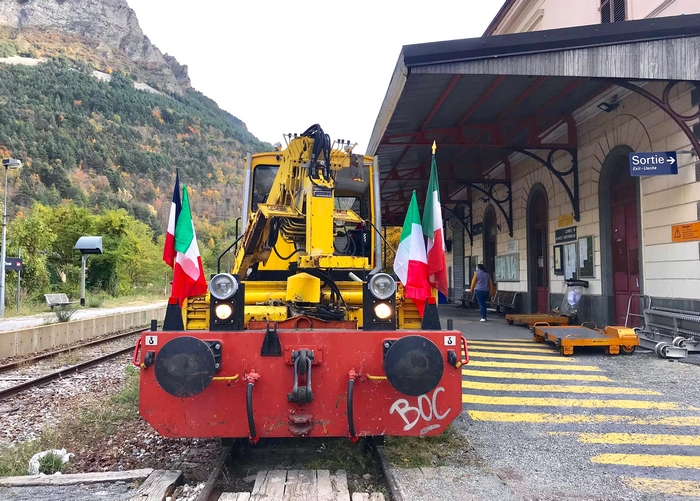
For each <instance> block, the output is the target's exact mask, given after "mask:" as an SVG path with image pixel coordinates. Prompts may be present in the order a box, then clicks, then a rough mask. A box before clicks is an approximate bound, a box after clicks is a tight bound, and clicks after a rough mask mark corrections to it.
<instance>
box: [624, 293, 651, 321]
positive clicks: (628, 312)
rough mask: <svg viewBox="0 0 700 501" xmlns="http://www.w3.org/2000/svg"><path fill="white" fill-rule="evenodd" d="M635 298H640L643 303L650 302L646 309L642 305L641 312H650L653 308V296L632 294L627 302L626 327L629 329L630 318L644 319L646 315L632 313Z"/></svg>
mask: <svg viewBox="0 0 700 501" xmlns="http://www.w3.org/2000/svg"><path fill="white" fill-rule="evenodd" d="M635 297H637V298H639V299H640V300H641V301H644V300H648V303H647V306H646V307H644V306H643V305H640V308H639V309H640V311H644V310H648V309H650V308H651V296H647V295H645V294H630V298H629V300H628V301H627V315H626V316H625V327H629V320H630V317H639V318H644V315H643V314H642V313H632V312H631V311H630V310H631V309H632V299H633V298H635Z"/></svg>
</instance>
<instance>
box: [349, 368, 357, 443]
mask: <svg viewBox="0 0 700 501" xmlns="http://www.w3.org/2000/svg"><path fill="white" fill-rule="evenodd" d="M354 392H355V380H354V379H352V378H350V379H349V380H348V429H349V430H350V438H354V437H355V436H356V433H355V417H354V416H353V394H354Z"/></svg>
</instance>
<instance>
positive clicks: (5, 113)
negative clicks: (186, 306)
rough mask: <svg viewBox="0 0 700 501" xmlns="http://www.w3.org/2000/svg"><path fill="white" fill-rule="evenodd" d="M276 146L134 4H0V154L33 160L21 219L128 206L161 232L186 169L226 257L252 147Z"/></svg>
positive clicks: (14, 187) (16, 181) (14, 198)
mask: <svg viewBox="0 0 700 501" xmlns="http://www.w3.org/2000/svg"><path fill="white" fill-rule="evenodd" d="M270 148H271V145H269V144H267V143H263V142H261V141H260V140H258V139H257V138H256V137H255V136H253V135H252V134H251V133H250V132H249V131H248V130H247V128H246V125H245V123H243V122H242V121H241V120H239V119H238V118H236V117H235V116H233V115H232V114H231V113H229V112H227V111H225V110H222V109H220V108H219V107H218V105H217V104H216V103H215V102H214V101H212V100H211V99H209V98H208V97H207V96H205V95H203V94H202V93H200V92H198V91H197V90H196V89H193V88H192V87H191V85H190V80H189V77H188V74H187V67H186V66H183V65H181V64H179V63H178V61H177V60H176V59H175V58H174V57H172V56H169V55H167V54H163V53H162V52H161V51H160V50H159V49H158V48H157V47H155V46H154V45H153V44H152V43H151V42H150V41H149V39H148V37H147V36H146V35H144V33H143V31H142V30H141V28H140V26H139V23H138V20H137V18H136V15H135V13H134V11H133V10H131V8H129V6H128V4H127V3H126V0H0V158H10V157H12V158H18V159H21V161H22V163H23V167H22V169H20V171H19V172H14V173H12V175H11V176H10V179H9V184H8V193H7V201H8V212H9V213H10V214H11V215H12V216H13V218H14V216H15V215H17V214H28V213H29V212H30V211H34V209H35V207H36V206H37V203H38V204H40V205H41V207H49V208H50V210H59V209H60V208H61V207H66V206H75V207H78V208H80V209H88V210H89V211H90V212H91V213H92V214H93V215H99V214H101V213H104V212H105V211H108V210H110V209H118V210H124V211H126V212H127V213H128V214H129V215H130V216H132V217H134V218H136V219H138V220H139V221H141V222H143V223H145V224H147V225H148V226H149V227H150V229H151V230H152V232H153V235H155V236H156V237H157V236H158V235H162V232H163V228H164V227H165V226H166V225H167V221H168V216H169V209H170V201H171V197H172V189H173V182H174V178H175V171H176V170H179V173H180V179H181V182H182V183H183V184H187V185H188V187H189V190H190V191H189V193H190V201H191V206H192V211H193V214H195V225H197V235H198V237H199V239H200V241H201V242H202V243H203V256H205V258H206V257H207V256H210V255H211V256H214V258H213V259H214V262H215V260H216V259H215V258H216V256H218V254H217V250H218V249H220V248H221V247H222V246H223V247H225V246H227V245H228V244H229V243H230V242H229V240H230V239H231V236H232V233H233V232H234V224H235V218H236V217H237V216H238V215H239V212H240V201H241V198H242V196H241V193H242V179H243V168H244V165H245V156H246V153H247V152H252V153H255V152H259V151H265V150H268V151H269V149H270ZM41 210H43V209H41ZM47 210H49V209H47ZM227 242H228V243H227Z"/></svg>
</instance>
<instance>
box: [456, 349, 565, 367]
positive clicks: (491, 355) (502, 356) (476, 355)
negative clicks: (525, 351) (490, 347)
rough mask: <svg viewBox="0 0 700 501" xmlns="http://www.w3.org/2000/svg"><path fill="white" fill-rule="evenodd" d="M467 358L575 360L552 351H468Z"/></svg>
mask: <svg viewBox="0 0 700 501" xmlns="http://www.w3.org/2000/svg"><path fill="white" fill-rule="evenodd" d="M469 358H497V359H503V360H544V361H550V360H552V358H556V359H557V362H564V363H569V364H570V363H572V362H575V360H574V359H573V358H567V357H562V356H560V355H559V353H552V354H551V355H519V354H516V353H491V352H488V351H471V350H470V351H469Z"/></svg>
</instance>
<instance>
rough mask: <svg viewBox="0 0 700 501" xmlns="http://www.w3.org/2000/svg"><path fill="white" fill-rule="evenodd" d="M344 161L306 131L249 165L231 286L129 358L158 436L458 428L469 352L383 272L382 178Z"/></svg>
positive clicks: (219, 285)
mask: <svg viewBox="0 0 700 501" xmlns="http://www.w3.org/2000/svg"><path fill="white" fill-rule="evenodd" d="M353 146H354V145H351V144H350V143H349V142H347V141H342V140H341V141H338V142H335V143H332V142H331V141H330V138H329V137H328V136H327V135H326V134H324V132H323V130H322V129H321V128H320V127H319V126H318V125H315V126H312V127H310V128H309V129H308V130H307V131H305V132H304V133H302V134H300V135H298V136H297V135H294V136H293V137H291V136H290V137H289V139H288V144H287V147H286V148H285V149H283V150H282V149H281V148H280V150H278V151H273V152H268V153H260V154H256V155H248V158H247V167H246V171H245V184H244V186H245V187H244V199H243V210H242V219H243V223H244V224H243V228H244V231H243V234H242V235H241V237H240V238H239V239H238V240H237V241H236V242H235V243H234V244H233V245H232V246H231V247H230V248H229V249H232V250H233V260H232V266H231V269H230V272H223V273H222V272H219V273H217V274H216V275H214V276H213V277H211V279H210V281H209V292H208V293H207V294H206V295H204V296H199V297H193V298H189V300H187V301H186V304H185V305H183V308H182V310H181V311H180V310H179V308H178V306H177V305H170V306H169V310H170V311H172V310H173V309H174V310H175V313H174V315H171V314H170V313H169V314H168V316H166V322H165V325H164V329H163V330H162V331H150V332H146V333H145V334H144V336H143V337H142V339H141V341H140V345H139V346H137V349H136V352H135V354H134V361H135V363H137V364H138V365H139V366H140V367H141V380H140V389H141V394H140V413H141V415H142V416H144V418H145V419H146V420H147V421H148V422H149V423H150V424H151V425H152V426H153V427H154V428H156V429H157V430H158V432H159V433H161V434H162V435H163V436H168V437H200V438H204V437H221V438H238V437H248V438H249V439H250V440H251V441H253V442H255V441H257V440H258V439H259V438H261V437H265V438H273V437H306V436H311V437H334V436H335V437H339V436H347V437H350V438H351V439H352V440H356V439H357V438H358V437H359V436H372V435H415V436H424V435H437V434H439V433H441V432H442V431H443V430H444V429H445V428H446V427H447V425H448V424H449V423H450V422H452V421H453V420H454V419H455V418H456V417H457V416H458V415H459V414H460V412H461V410H462V377H461V369H460V367H461V365H462V364H464V363H466V362H467V361H468V358H467V356H466V349H467V346H466V340H464V338H463V337H462V336H461V334H460V333H459V332H458V331H451V330H446V331H443V330H440V327H439V319H438V318H437V308H436V306H435V305H434V304H433V305H431V306H430V307H426V314H425V317H424V318H423V320H422V321H421V318H420V317H419V315H418V312H417V310H416V308H415V306H414V305H413V303H412V302H411V301H404V298H403V291H402V288H401V287H400V286H397V283H396V281H395V279H394V278H393V277H392V276H391V275H389V274H387V273H383V272H382V268H383V267H385V266H387V263H382V251H381V247H382V245H381V243H382V242H381V229H382V226H381V224H382V221H381V215H380V208H381V204H380V200H381V198H380V193H379V171H378V164H377V160H376V159H375V158H371V157H368V156H364V155H357V154H354V153H353V152H352V150H353ZM225 254H226V253H224V254H222V256H220V258H219V266H220V263H221V261H222V259H224V258H227V256H226V255H225ZM391 264H392V263H388V266H389V267H390V266H391ZM173 307H174V308H173ZM431 313H432V315H431ZM173 319H174V320H175V321H173ZM179 320H181V322H180V321H179ZM462 351H464V353H465V354H464V356H463V355H462ZM253 397H255V398H253Z"/></svg>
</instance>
